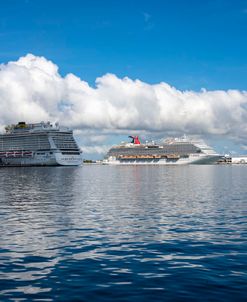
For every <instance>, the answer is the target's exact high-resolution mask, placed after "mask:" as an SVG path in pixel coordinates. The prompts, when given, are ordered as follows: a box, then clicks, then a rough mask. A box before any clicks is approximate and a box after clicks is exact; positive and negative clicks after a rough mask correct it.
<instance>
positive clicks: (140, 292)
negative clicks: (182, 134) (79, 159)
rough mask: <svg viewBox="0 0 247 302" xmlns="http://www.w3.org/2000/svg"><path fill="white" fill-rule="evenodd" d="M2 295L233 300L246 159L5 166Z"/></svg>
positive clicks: (240, 277)
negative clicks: (169, 163) (234, 161)
mask: <svg viewBox="0 0 247 302" xmlns="http://www.w3.org/2000/svg"><path fill="white" fill-rule="evenodd" d="M0 174H1V176H0V182H1V191H0V215H1V225H0V231H1V237H0V247H1V250H0V267H1V269H0V291H1V301H31V300H32V301H35V300H37V301H38V300H39V301H68V299H70V301H90V300H91V301H116V300H117V301H175V300H180V301H186V300H187V301H198V300H200V301H233V300H236V299H239V300H244V298H245V296H246V289H247V273H246V266H247V260H246V259H247V257H246V256H247V252H246V251H247V243H246V236H247V228H246V216H247V192H246V191H247V190H246V182H247V173H246V167H245V166H222V165H217V166H179V167H178V166H176V167H174V166H173V167H171V166H166V167H164V166H102V165H85V166H83V167H57V168H51V167H44V168H35V167H33V168H5V169H0Z"/></svg>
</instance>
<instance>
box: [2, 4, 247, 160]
mask: <svg viewBox="0 0 247 302" xmlns="http://www.w3.org/2000/svg"><path fill="white" fill-rule="evenodd" d="M246 32H247V1H233V0H232V1H229V0H224V1H221V0H214V1H209V0H208V1H207V0H205V1H193V0H188V1H183V0H180V1H179V0H173V1H168V0H152V1H151V0H149V1H139V0H132V1H126V0H125V1H121V0H119V1H110V0H109V1H107V0H105V1H104V0H101V1H100V0H90V1H89V0H88V1H86V0H84V1H83V0H80V1H79V0H78V1H76V0H70V1H68V0H66V1H65V0H60V1H57V0H53V1H47V0H42V1H39V0H29V1H28V0H23V1H22V0H16V1H13V0H8V1H0V64H1V65H0V126H1V129H3V127H4V125H5V124H7V123H16V122H18V121H19V120H23V119H24V120H26V121H27V122H39V121H40V120H50V121H59V122H60V124H63V125H65V126H69V127H71V128H73V129H74V131H75V135H76V138H77V141H78V143H79V145H80V146H81V148H82V150H83V151H84V155H85V157H86V158H102V157H103V155H104V153H105V152H106V151H107V150H108V148H109V147H110V146H111V145H112V144H116V143H119V142H120V141H122V140H126V139H128V138H127V136H128V135H130V134H136V135H139V136H140V137H141V139H142V140H153V139H157V140H158V139H162V138H164V137H167V136H174V135H176V136H180V135H183V134H186V135H191V136H194V135H196V136H200V137H201V138H204V139H205V140H206V141H207V142H208V143H210V144H211V145H212V146H213V147H214V148H215V149H216V150H217V151H218V152H221V153H230V152H232V153H235V152H237V153H245V152H247V151H245V150H246V149H247V143H246V142H247V140H246V139H247V124H246V121H247V93H246V81H247V80H246V79H247V55H246V54H247V35H246Z"/></svg>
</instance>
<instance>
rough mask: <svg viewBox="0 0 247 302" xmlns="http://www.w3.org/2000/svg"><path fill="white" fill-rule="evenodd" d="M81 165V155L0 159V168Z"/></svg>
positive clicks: (46, 155)
mask: <svg viewBox="0 0 247 302" xmlns="http://www.w3.org/2000/svg"><path fill="white" fill-rule="evenodd" d="M81 164H82V157H81V155H62V154H61V153H57V154H52V155H50V154H48V153H47V154H44V155H42V156H37V155H34V156H32V157H28V158H25V157H19V158H18V157H1V158H0V167H27V166H79V165H81Z"/></svg>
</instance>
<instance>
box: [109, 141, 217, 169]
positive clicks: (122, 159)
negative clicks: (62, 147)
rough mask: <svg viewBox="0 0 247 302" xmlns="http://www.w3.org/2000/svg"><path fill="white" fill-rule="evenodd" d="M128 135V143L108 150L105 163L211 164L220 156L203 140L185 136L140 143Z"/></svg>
mask: <svg viewBox="0 0 247 302" xmlns="http://www.w3.org/2000/svg"><path fill="white" fill-rule="evenodd" d="M130 137H131V138H132V141H131V142H130V143H121V144H120V145H118V146H113V147H112V148H111V149H110V150H109V151H108V153H107V155H106V157H105V159H104V163H105V164H135V165H137V164H159V165H162V164H163V165H167V164H176V165H183V164H212V163H216V162H217V160H219V158H221V156H220V155H219V154H217V153H216V152H215V151H214V150H213V149H212V148H211V147H209V146H208V145H207V144H206V143H205V142H204V141H202V140H193V139H189V138H187V137H186V136H183V137H182V138H171V139H166V140H165V141H163V142H162V143H160V144H155V143H154V142H152V143H148V142H147V143H145V144H142V143H141V142H140V140H139V138H138V137H137V136H135V137H133V136H130Z"/></svg>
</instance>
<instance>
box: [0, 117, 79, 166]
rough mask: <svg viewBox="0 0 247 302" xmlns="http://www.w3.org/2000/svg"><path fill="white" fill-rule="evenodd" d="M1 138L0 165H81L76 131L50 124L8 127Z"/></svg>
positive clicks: (20, 124)
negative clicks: (74, 132)
mask: <svg viewBox="0 0 247 302" xmlns="http://www.w3.org/2000/svg"><path fill="white" fill-rule="evenodd" d="M5 130H6V133H4V134H1V135H0V166H2V167H3V166H58V165H62V166H78V165H80V164H81V163H82V155H81V151H80V149H79V147H78V145H77V143H76V142H75V139H74V137H73V132H72V130H69V129H66V128H60V127H59V125H58V123H56V124H55V125H52V124H51V123H50V122H47V123H44V122H41V123H36V124H26V123H25V122H20V123H18V124H17V125H10V126H7V127H5Z"/></svg>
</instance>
